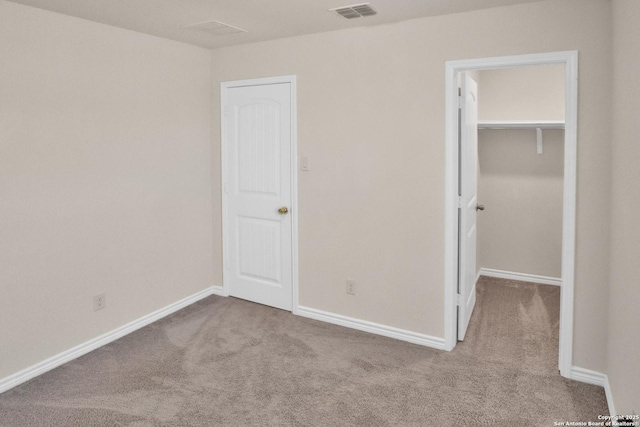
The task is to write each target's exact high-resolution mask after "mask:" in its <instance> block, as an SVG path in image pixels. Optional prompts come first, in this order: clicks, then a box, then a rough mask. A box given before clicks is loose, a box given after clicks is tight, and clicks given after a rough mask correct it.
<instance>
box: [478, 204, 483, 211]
mask: <svg viewBox="0 0 640 427" xmlns="http://www.w3.org/2000/svg"><path fill="white" fill-rule="evenodd" d="M476 210H477V211H483V210H484V205H476Z"/></svg>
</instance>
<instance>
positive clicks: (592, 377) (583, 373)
mask: <svg viewBox="0 0 640 427" xmlns="http://www.w3.org/2000/svg"><path fill="white" fill-rule="evenodd" d="M570 378H571V379H572V380H576V381H580V382H583V383H587V384H593V385H597V386H600V387H604V393H605V395H606V396H607V405H608V406H609V415H616V408H615V405H614V404H613V395H612V394H611V386H610V385H609V377H608V376H607V375H606V374H603V373H601V372H596V371H592V370H590V369H585V368H579V367H577V366H572V367H571V376H570Z"/></svg>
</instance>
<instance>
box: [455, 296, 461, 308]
mask: <svg viewBox="0 0 640 427" xmlns="http://www.w3.org/2000/svg"><path fill="white" fill-rule="evenodd" d="M460 299H461V298H460V294H456V305H460Z"/></svg>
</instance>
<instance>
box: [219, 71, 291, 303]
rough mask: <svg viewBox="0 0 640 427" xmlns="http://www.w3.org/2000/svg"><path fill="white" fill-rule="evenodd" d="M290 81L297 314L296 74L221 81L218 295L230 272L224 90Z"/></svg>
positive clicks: (226, 286) (223, 292)
mask: <svg viewBox="0 0 640 427" xmlns="http://www.w3.org/2000/svg"><path fill="white" fill-rule="evenodd" d="M282 83H289V84H290V87H291V100H290V102H291V207H290V210H289V211H290V212H289V215H291V257H292V259H291V269H292V271H291V280H292V283H291V285H292V292H291V293H292V295H291V296H292V300H293V301H292V303H291V307H292V309H291V311H292V313H293V314H297V309H298V174H297V171H298V161H297V159H298V154H297V146H298V138H297V104H296V100H297V94H296V76H295V75H288V76H278V77H265V78H259V79H248V80H234V81H228V82H222V83H220V124H221V127H220V130H221V132H220V151H221V175H222V177H221V179H222V290H221V292H219V293H218V294H219V295H222V296H229V279H228V277H229V275H228V274H227V265H228V259H229V252H228V251H229V235H228V234H229V233H228V221H229V218H227V191H226V188H227V172H228V166H227V158H228V153H229V150H230V147H227V144H228V141H227V129H226V120H224V110H225V106H226V104H227V90H228V89H232V88H236V87H246V86H262V85H273V84H282Z"/></svg>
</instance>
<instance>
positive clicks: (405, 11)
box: [10, 0, 540, 49]
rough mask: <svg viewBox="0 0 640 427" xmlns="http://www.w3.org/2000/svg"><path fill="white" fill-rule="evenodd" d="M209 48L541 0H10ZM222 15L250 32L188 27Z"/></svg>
mask: <svg viewBox="0 0 640 427" xmlns="http://www.w3.org/2000/svg"><path fill="white" fill-rule="evenodd" d="M10 1H13V2H14V3H21V4H24V5H27V6H34V7H37V8H40V9H46V10H50V11H53V12H58V13H62V14H65V15H71V16H75V17H78V18H84V19H88V20H90V21H96V22H101V23H104V24H108V25H113V26H115V27H121V28H127V29H130V30H133V31H138V32H141V33H147V34H152V35H155V36H158V37H163V38H167V39H171V40H177V41H181V42H185V43H189V44H193V45H196V46H202V47H205V48H212V49H213V48H217V47H222V46H232V45H237V44H243V43H251V42H257V41H263V40H271V39H277V38H282V37H290V36H296V35H302V34H310V33H318V32H324V31H332V30H338V29H343V28H351V27H359V26H365V25H378V24H383V23H389V22H397V21H404V20H407V19H412V18H419V17H424V16H434V15H446V14H451V13H458V12H465V11H471V10H478V9H487V8H491V7H498V6H506V5H513V4H518V3H529V2H534V1H540V0H370V3H371V5H372V6H373V7H374V8H375V9H376V10H377V11H378V14H377V15H376V16H372V17H366V18H356V19H350V20H349V19H345V18H342V17H340V16H338V15H337V14H336V13H334V12H329V11H328V9H332V8H336V7H341V6H347V5H352V4H359V3H364V2H365V1H363V0H10ZM211 20H215V21H221V22H223V23H225V24H229V25H232V26H234V27H239V28H242V29H244V30H246V32H244V33H235V34H227V35H213V34H210V33H208V32H203V31H201V30H196V29H193V28H186V27H187V26H189V25H192V24H197V23H201V22H205V21H211Z"/></svg>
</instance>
